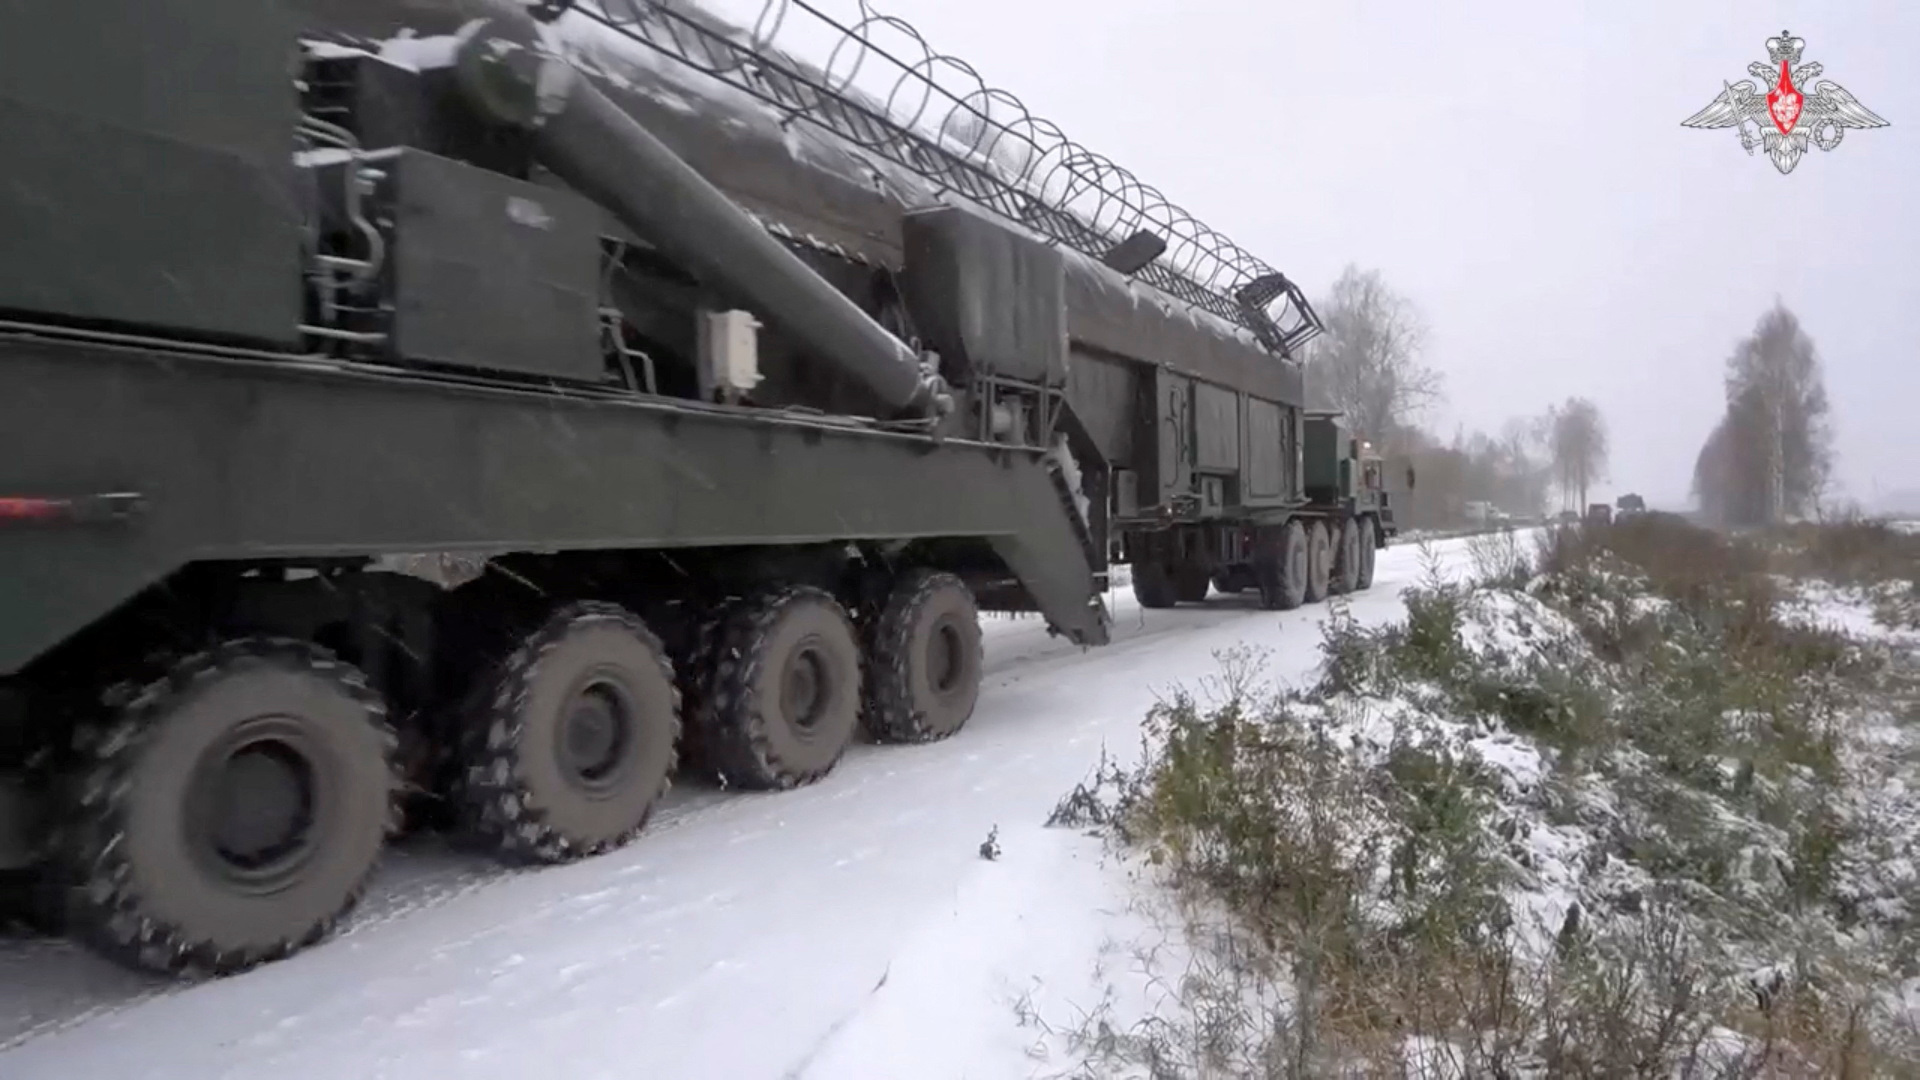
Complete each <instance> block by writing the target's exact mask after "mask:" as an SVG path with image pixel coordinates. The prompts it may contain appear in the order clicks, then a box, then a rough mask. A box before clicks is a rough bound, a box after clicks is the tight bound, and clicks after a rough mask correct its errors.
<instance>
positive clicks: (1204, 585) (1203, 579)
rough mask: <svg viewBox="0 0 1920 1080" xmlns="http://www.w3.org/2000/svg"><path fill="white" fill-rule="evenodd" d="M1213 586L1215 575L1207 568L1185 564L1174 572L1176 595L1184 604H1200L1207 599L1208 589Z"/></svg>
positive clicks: (1195, 564)
mask: <svg viewBox="0 0 1920 1080" xmlns="http://www.w3.org/2000/svg"><path fill="white" fill-rule="evenodd" d="M1212 585H1213V575H1212V574H1211V573H1209V572H1208V571H1207V568H1206V567H1205V566H1203V565H1200V564H1197V563H1185V564H1182V565H1181V566H1179V567H1178V568H1177V569H1175V570H1174V572H1173V588H1174V595H1176V596H1178V597H1179V598H1180V602H1181V603H1183V604H1198V603H1200V602H1202V601H1204V600H1205V599H1206V598H1207V589H1208V588H1209V587H1211V586H1212Z"/></svg>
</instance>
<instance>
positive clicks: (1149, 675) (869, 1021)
mask: <svg viewBox="0 0 1920 1080" xmlns="http://www.w3.org/2000/svg"><path fill="white" fill-rule="evenodd" d="M1434 550H1435V551H1437V552H1439V553H1441V554H1442V555H1443V556H1445V557H1446V558H1447V560H1448V561H1449V563H1450V564H1454V565H1460V566H1462V567H1463V568H1464V564H1465V561H1466V555H1465V553H1466V546H1465V542H1464V541H1459V540H1455V541H1446V542H1442V543H1440V544H1436V545H1434ZM1420 573H1421V567H1420V563H1419V553H1418V551H1417V550H1416V549H1415V548H1412V547H1397V548H1391V549H1388V550H1387V551H1384V552H1381V555H1380V561H1379V567H1378V578H1377V580H1376V581H1375V584H1374V587H1373V589H1372V590H1371V591H1370V592H1368V593H1365V594H1362V595H1361V596H1360V597H1359V598H1357V599H1356V601H1355V602H1354V603H1353V605H1352V611H1353V614H1354V616H1355V617H1356V618H1358V619H1360V620H1361V621H1363V622H1367V623H1379V622H1383V621H1386V620H1389V619H1393V618H1397V617H1399V616H1400V614H1401V605H1400V602H1399V599H1398V594H1399V592H1400V590H1401V588H1402V587H1404V586H1405V585H1407V584H1410V583H1413V582H1414V581H1415V580H1416V579H1417V578H1418V577H1419V575H1420ZM1110 602H1111V603H1112V604H1113V606H1114V609H1115V611H1116V624H1117V625H1116V640H1115V642H1114V643H1113V644H1112V645H1110V646H1107V647H1105V648H1102V649H1093V650H1087V651H1082V650H1079V649H1076V648H1074V647H1072V646H1070V645H1067V644H1064V643H1062V642H1059V641H1056V640H1054V639H1050V638H1049V637H1048V636H1047V634H1046V632H1045V629H1044V627H1043V625H1042V624H1041V623H1040V622H1039V621H1038V620H1037V619H992V620H989V625H988V629H987V651H988V657H987V659H988V669H987V678H986V686H985V689H984V691H983V693H982V696H981V699H980V705H979V710H978V711H977V712H976V714H975V715H974V718H973V720H972V722H971V723H970V724H969V725H968V727H967V729H966V730H965V731H964V732H962V733H961V735H960V736H958V737H957V738H955V739H953V740H952V741H950V742H947V743H944V744H940V745H935V746H928V747H911V748H906V747H884V748H883V747H872V746H860V747H856V748H855V749H854V751H853V752H852V753H850V754H849V755H848V757H847V759H846V760H845V761H844V762H843V764H842V765H841V766H840V768H839V769H838V770H836V771H835V772H834V774H833V775H832V776H830V777H829V778H828V779H827V780H825V781H824V782H822V783H821V784H819V785H817V786H814V787H811V788H807V789H803V790H800V791H795V792H787V793H783V794H773V795H764V796H762V795H743V794H733V793H721V792H718V791H714V790H710V789H691V790H690V789H688V788H685V787H683V788H680V789H678V790H676V792H675V793H674V794H673V795H672V796H671V797H670V800H669V803H668V805H667V806H666V808H665V809H664V810H663V812H662V813H661V815H660V817H659V818H658V821H657V824H656V825H655V827H654V828H652V829H651V830H650V831H649V832H648V833H647V834H646V835H645V836H644V837H643V838H642V839H641V840H640V841H639V842H638V843H636V844H635V845H633V846H632V847H630V848H628V849H626V850H624V851H621V852H616V853H614V854H612V855H609V856H606V857H603V858H600V859H596V860H592V861H590V862H586V863H582V864H578V865H573V866H566V867H557V868H550V869H544V870H539V871H532V872H517V873H504V872H502V871H500V870H498V869H496V868H495V867H493V866H492V865H490V864H488V863H487V862H485V861H484V860H480V859H469V858H467V857H465V856H461V855H455V854H452V853H448V852H445V851H442V850H438V849H434V848H431V847H422V846H420V845H418V844H415V845H412V846H410V847H408V848H407V849H405V850H403V851H402V852H401V853H400V854H399V855H398V856H397V857H396V858H394V859H393V860H392V861H391V863H390V865H389V867H388V869H387V870H386V871H385V872H384V874H383V876H382V878H381V880H380V881H379V883H378V884H377V885H376V888H375V891H374V893H373V895H371V896H370V897H369V899H368V901H367V903H366V904H365V906H364V907H363V909H362V911H361V913H360V915H359V917H358V918H357V919H356V920H355V921H354V923H353V925H352V926H351V927H350V928H349V929H348V931H347V932H346V933H345V934H344V935H343V936H341V937H339V938H337V939H335V940H334V941H332V942H329V943H327V944H325V945H323V946H321V947H319V948H316V949H314V950H311V951H309V952H306V953H304V954H301V955H298V956H295V957H294V958H292V959H291V960H288V961H286V962H283V963H279V964H275V965H271V966H269V967H267V968H264V969H261V970H257V971H254V972H250V973H248V974H245V975H242V976H238V977H235V978H231V979H226V980H222V981H219V982H214V983H208V984H203V985H200V986H195V987H191V988H187V989H174V988H172V987H170V986H168V985H165V984H162V983H157V982H154V981H151V980H148V979H146V978H144V977H141V976H137V975H131V974H127V973H124V972H122V971H121V970H119V969H118V968H114V967H112V966H109V965H107V964H106V963H104V962H102V961H99V960H96V959H94V958H92V957H90V956H89V955H87V954H85V953H82V952H80V951H78V950H77V949H75V948H73V947H71V946H68V945H66V944H64V943H61V942H55V941H45V940H7V941H0V1077H5V1078H7V1080H34V1078H40V1077H47V1078H67V1077H102V1078H104V1077H133V1076H139V1077H150V1078H154V1080H161V1078H179V1080H211V1078H214V1077H254V1076H260V1077H274V1078H276V1080H304V1078H314V1080H320V1078H326V1080H337V1078H345V1077H352V1078H355V1080H377V1078H386V1077H393V1078H401V1077H405V1078H409V1080H412V1078H417V1077H424V1076H449V1077H451V1076H459V1077H462V1078H471V1080H483V1078H491V1077H501V1078H506V1077H512V1078H514V1080H524V1078H525V1077H526V1076H528V1075H529V1074H530V1073H532V1072H536V1071H541V1072H551V1071H552V1070H554V1069H555V1068H556V1067H558V1068H561V1069H563V1070H564V1074H565V1075H566V1076H567V1077H568V1078H569V1080H587V1078H593V1077H609V1078H611V1077H621V1078H635V1077H646V1078H647V1080H672V1078H681V1077H686V1078H706V1077H712V1078H716V1080H758V1078H762V1077H764V1078H767V1080H781V1078H792V1080H830V1078H848V1080H852V1078H867V1077H915V1078H927V1080H933V1078H936V1077H962V1076H967V1077H1009V1076H1025V1075H1028V1074H1029V1072H1030V1071H1031V1070H1032V1068H1033V1065H1032V1063H1031V1062H1030V1061H1029V1059H1028V1058H1027V1056H1026V1047H1027V1044H1028V1043H1030V1042H1031V1041H1032V1038H1033V1033H1032V1032H1031V1031H1030V1030H1023V1029H1022V1028H1021V1027H1020V1026H1019V1025H1018V1024H1017V1023H1016V1002H1018V1001H1021V1000H1023V999H1026V998H1027V997H1029V996H1030V995H1035V991H1036V990H1039V991H1043V993H1041V994H1039V995H1037V996H1039V997H1043V998H1045V1000H1047V1001H1049V1002H1051V1003H1052V1005H1053V1007H1055V1008H1064V1009H1068V1010H1072V1009H1076V1008H1081V1007H1091V1006H1092V1005H1093V1004H1094V1003H1093V1002H1092V1001H1091V1000H1087V1001H1084V1004H1083V1003H1082V995H1085V996H1091V995H1095V994H1097V993H1098V992H1099V990H1098V986H1097V980H1096V979H1095V975H1094V973H1095V968H1096V965H1097V964H1098V962H1099V960H1100V951H1101V947H1102V945H1103V943H1104V942H1105V941H1106V939H1107V937H1108V936H1109V935H1110V934H1112V933H1114V932H1115V925H1116V920H1117V921H1118V922H1124V917H1123V916H1121V915H1119V914H1117V913H1111V912H1110V914H1109V915H1108V916H1106V917H1098V916H1097V915H1096V913H1097V912H1100V911H1102V910H1103V909H1112V908H1114V907H1116V906H1118V905H1119V904H1120V903H1121V900H1120V898H1121V897H1123V896H1124V895H1125V885H1124V878H1123V876H1122V871H1121V870H1120V869H1118V868H1116V867H1113V866H1110V865H1108V864H1107V863H1106V862H1105V860H1103V858H1102V856H1101V849H1100V846H1099V844H1098V842H1097V841H1095V840H1092V839H1089V838H1087V837H1085V836H1082V835H1080V834H1079V833H1076V832H1074V831H1072V830H1064V829H1045V828H1042V825H1041V823H1042V822H1043V821H1044V820H1045V818H1046V816H1047V814H1048V812H1049V811H1050V810H1051V809H1052V808H1053V806H1054V804H1055V803H1056V801H1057V800H1058V799H1059V798H1060V797H1061V795H1062V794H1064V793H1065V792H1066V791H1067V790H1068V789H1070V788H1071V787H1072V786H1073V785H1074V784H1075V783H1076V782H1078V781H1080V780H1082V779H1084V778H1085V777H1086V775H1087V773H1088V771H1089V770H1090V769H1091V768H1092V767H1093V765H1094V763H1095V762H1096V760H1097V759H1098V757H1099V755H1100V751H1101V748H1102V747H1103V745H1104V746H1105V747H1107V748H1108V749H1109V750H1111V751H1112V752H1114V753H1115V754H1117V755H1120V756H1122V757H1123V758H1126V759H1131V757H1132V756H1133V754H1134V753H1135V751H1136V749H1137V745H1138V737H1139V736H1138V732H1139V724H1140V721H1141V718H1142V717H1143V715H1144V714H1145V713H1146V711H1147V709H1148V708H1149V706H1150V705H1152V704H1153V702H1154V700H1155V697H1156V693H1158V692H1161V691H1164V690H1165V689H1167V688H1168V687H1169V686H1170V685H1171V684H1172V683H1174V682H1176V681H1181V682H1190V681H1192V680H1195V679H1198V678H1203V677H1206V676H1209V675H1211V674H1213V673H1214V672H1216V671H1217V669H1218V665H1217V663H1216V661H1215V656H1214V654H1215V652H1216V651H1217V650H1221V649H1225V648H1231V647H1234V646H1237V645H1241V644H1243V643H1244V644H1255V645H1260V646H1264V647H1266V648H1269V649H1271V650H1272V659H1271V660H1270V665H1271V668H1270V670H1272V671H1274V672H1275V673H1276V674H1280V675H1283V676H1286V677H1290V678H1302V677H1304V676H1306V675H1307V674H1308V673H1309V672H1310V671H1311V670H1312V669H1313V667H1314V666H1315V665H1316V664H1317V663H1318V661H1319V645H1320V633H1319V623H1320V622H1321V620H1322V619H1324V618H1325V617H1326V614H1327V610H1328V609H1327V608H1326V607H1325V606H1324V605H1320V606H1315V607H1310V608H1304V609H1301V610H1299V611H1294V612H1288V613H1273V612H1264V611H1261V610H1259V609H1258V608H1257V606H1256V605H1255V604H1254V603H1253V602H1252V601H1251V600H1250V599H1241V598H1233V597H1215V598H1214V599H1213V600H1212V601H1211V602H1210V603H1209V604H1208V605H1207V606H1206V607H1205V608H1198V607H1194V608H1181V609H1175V610H1172V611H1153V612H1143V611H1141V610H1140V609H1139V608H1138V607H1137V606H1136V605H1135V604H1134V603H1133V600H1132V596H1131V594H1130V593H1129V592H1127V591H1125V590H1120V591H1117V592H1116V593H1115V595H1114V596H1113V597H1112V598H1111V601H1110ZM995 827H997V828H998V830H999V833H998V842H999V845H1000V847H1001V850H1002V854H1001V856H1000V857H999V858H998V859H997V860H994V861H988V860H985V859H982V858H981V857H980V854H979V848H980V845H981V843H982V841H984V840H985V839H986V837H987V835H988V832H989V830H991V829H994V828H995ZM1063 913H1064V915H1063ZM1121 931H1122V932H1124V927H1121Z"/></svg>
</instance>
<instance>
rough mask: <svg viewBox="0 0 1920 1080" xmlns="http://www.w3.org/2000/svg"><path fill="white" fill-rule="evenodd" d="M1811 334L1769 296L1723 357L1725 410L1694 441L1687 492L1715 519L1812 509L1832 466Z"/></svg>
mask: <svg viewBox="0 0 1920 1080" xmlns="http://www.w3.org/2000/svg"><path fill="white" fill-rule="evenodd" d="M1820 367H1821V365H1820V357H1819V353H1818V352H1817V350H1816V349H1815V348H1814V344H1813V339H1812V338H1811V337H1809V336H1808V335H1807V333H1806V331H1805V330H1804V329H1803V328H1802V327H1801V325H1800V320H1799V318H1798V317H1796V316H1795V315H1794V314H1793V312H1791V311H1789V310H1788V309H1787V307H1786V305H1784V304H1782V303H1780V302H1779V301H1775V302H1774V306H1773V307H1772V309H1770V310H1769V311H1767V313H1766V314H1764V315H1762V316H1761V317H1760V320H1759V322H1758V323H1757V324H1755V326H1754V329H1753V332H1752V333H1751V334H1749V335H1747V336H1746V337H1745V338H1742V339H1741V340H1740V342H1739V343H1738V344H1737V345H1735V347H1734V350H1733V355H1731V356H1729V357H1728V358H1727V372H1726V410H1725V412H1724V413H1723V415H1722V416H1721V418H1720V422H1719V423H1718V424H1717V425H1715V427H1714V429H1713V432H1712V433H1711V434H1710V435H1708V436H1707V440H1706V443H1705V444H1704V445H1702V446H1701V447H1700V453H1699V456H1698V457H1697V458H1696V459H1695V460H1694V466H1693V494H1694V499H1695V500H1696V501H1697V503H1698V504H1699V507H1700V512H1701V514H1702V515H1703V516H1704V517H1706V518H1707V519H1708V520H1709V521H1712V522H1713V523H1715V524H1718V525H1722V526H1746V525H1763V524H1771V523H1774V522H1779V521H1782V520H1786V519H1789V518H1797V517H1808V516H1812V515H1813V514H1814V513H1816V512H1817V511H1818V509H1819V502H1820V499H1821V496H1822V495H1823V494H1824V493H1825V491H1826V488H1827V483H1828V480H1829V478H1830V477H1831V475H1832V470H1833V451H1832V432H1831V429H1830V427H1829V418H1828V406H1827V391H1826V386H1825V383H1824V381H1823V379H1822V376H1821V370H1820Z"/></svg>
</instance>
